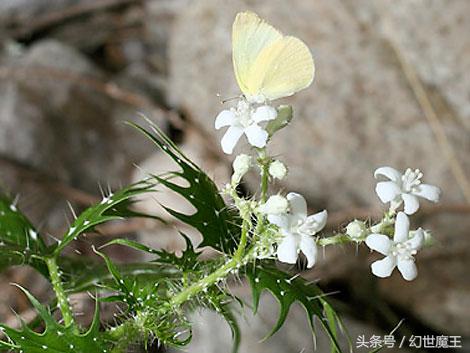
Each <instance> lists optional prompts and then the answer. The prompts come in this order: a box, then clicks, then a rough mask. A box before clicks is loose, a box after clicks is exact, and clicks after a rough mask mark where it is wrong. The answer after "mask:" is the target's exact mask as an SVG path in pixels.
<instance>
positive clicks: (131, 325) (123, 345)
mask: <svg viewBox="0 0 470 353" xmlns="http://www.w3.org/2000/svg"><path fill="white" fill-rule="evenodd" d="M139 334H140V332H139V329H138V328H137V325H136V324H135V321H134V320H127V321H125V322H124V323H122V324H121V325H119V326H116V327H115V328H112V329H111V330H110V331H108V336H109V337H110V338H111V340H115V341H117V344H116V345H115V346H114V347H113V350H112V353H122V352H125V351H126V349H127V348H128V347H129V345H130V344H131V343H132V342H135V341H136V340H137V339H139V338H140V335H139Z"/></svg>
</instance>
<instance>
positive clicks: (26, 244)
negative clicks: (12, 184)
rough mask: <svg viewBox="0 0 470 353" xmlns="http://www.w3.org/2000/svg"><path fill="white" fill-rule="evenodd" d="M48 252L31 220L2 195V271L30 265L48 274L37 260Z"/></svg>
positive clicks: (0, 200)
mask: <svg viewBox="0 0 470 353" xmlns="http://www.w3.org/2000/svg"><path fill="white" fill-rule="evenodd" d="M46 250H47V248H46V245H45V244H44V241H43V239H42V238H41V236H40V234H39V233H38V232H37V231H36V230H35V229H34V227H33V225H32V224H31V223H30V222H29V220H28V219H27V218H26V217H25V216H24V215H23V214H22V213H21V212H20V211H19V210H18V209H17V207H16V206H15V205H14V203H13V202H12V201H11V200H10V199H9V198H8V197H7V196H5V195H3V194H0V271H1V270H3V269H5V268H6V267H8V266H13V265H22V264H28V265H32V266H33V267H35V268H36V269H38V270H39V271H40V272H42V273H43V274H46V273H47V269H46V268H45V266H44V264H43V263H42V262H40V261H38V260H37V258H35V256H41V255H43V254H45V253H46Z"/></svg>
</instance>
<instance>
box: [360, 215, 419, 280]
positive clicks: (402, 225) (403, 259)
mask: <svg viewBox="0 0 470 353" xmlns="http://www.w3.org/2000/svg"><path fill="white" fill-rule="evenodd" d="M409 229H410V221H409V220H408V216H407V215H406V214H405V213H403V212H398V214H397V218H396V221H395V234H394V236H393V240H392V239H390V238H389V237H388V236H386V235H384V234H371V235H369V236H368V237H367V238H366V244H367V246H368V247H369V248H371V249H372V250H375V251H377V252H379V253H381V254H383V255H385V257H384V258H383V259H382V260H378V261H375V262H374V263H373V264H372V266H371V268H372V273H373V274H374V275H376V276H377V277H382V278H383V277H388V276H390V275H391V274H392V272H393V270H394V268H395V267H398V270H399V271H400V272H401V274H402V276H403V278H404V279H406V280H407V281H412V280H413V279H415V278H416V276H417V275H418V270H417V269H416V265H415V261H414V258H413V256H414V255H416V253H417V251H418V250H419V249H421V247H422V246H423V243H424V231H423V230H422V229H421V228H419V229H418V230H416V231H414V232H411V237H410V231H409Z"/></svg>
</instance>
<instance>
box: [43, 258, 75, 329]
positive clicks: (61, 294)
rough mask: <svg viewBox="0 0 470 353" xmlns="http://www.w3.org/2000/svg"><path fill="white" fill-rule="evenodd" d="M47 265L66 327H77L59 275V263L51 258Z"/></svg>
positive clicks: (48, 259)
mask: <svg viewBox="0 0 470 353" xmlns="http://www.w3.org/2000/svg"><path fill="white" fill-rule="evenodd" d="M46 265H47V268H48V270H49V275H50V277H51V283H52V288H53V289H54V292H55V294H56V297H57V305H58V307H59V309H60V311H61V313H62V318H63V319H64V325H65V326H66V327H68V326H70V325H75V322H74V320H73V314H72V309H71V308H70V305H69V302H68V298H67V294H65V290H64V287H63V286H62V281H61V279H60V275H59V266H57V261H56V258H55V257H49V258H47V259H46Z"/></svg>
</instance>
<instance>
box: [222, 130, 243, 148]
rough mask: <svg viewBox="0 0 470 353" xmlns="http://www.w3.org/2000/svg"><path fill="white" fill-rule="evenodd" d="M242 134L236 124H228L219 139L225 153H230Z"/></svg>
mask: <svg viewBox="0 0 470 353" xmlns="http://www.w3.org/2000/svg"><path fill="white" fill-rule="evenodd" d="M242 135H243V129H242V128H240V127H237V126H230V127H229V128H228V129H227V132H226V133H225V135H224V137H222V140H221V141H220V144H221V145H222V149H223V151H224V152H225V153H226V154H232V152H233V149H234V148H235V145H236V144H237V142H238V140H239V139H240V137H241V136H242Z"/></svg>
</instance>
